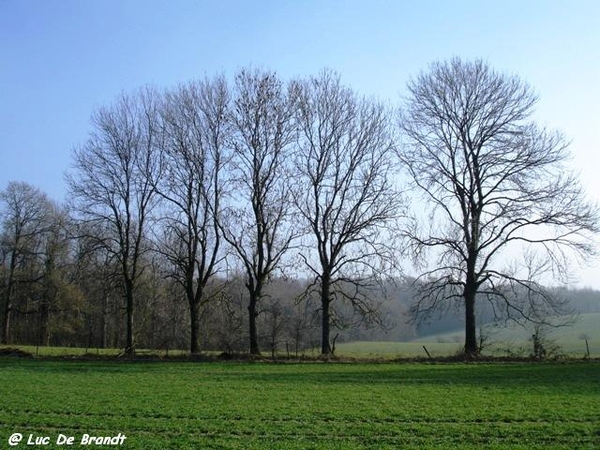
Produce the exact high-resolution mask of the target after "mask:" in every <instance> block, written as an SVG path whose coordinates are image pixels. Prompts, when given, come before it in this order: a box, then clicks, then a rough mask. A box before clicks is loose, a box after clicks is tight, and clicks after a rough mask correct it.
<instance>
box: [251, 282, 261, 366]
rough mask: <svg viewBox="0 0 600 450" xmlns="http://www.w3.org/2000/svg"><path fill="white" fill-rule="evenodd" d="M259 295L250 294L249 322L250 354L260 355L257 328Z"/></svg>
mask: <svg viewBox="0 0 600 450" xmlns="http://www.w3.org/2000/svg"><path fill="white" fill-rule="evenodd" d="M257 299H258V294H256V293H253V294H250V302H249V303H248V320H249V327H250V354H251V355H260V349H259V348H258V331H257V328H256V318H257V317H258V313H257V312H256V306H257V303H258V301H257Z"/></svg>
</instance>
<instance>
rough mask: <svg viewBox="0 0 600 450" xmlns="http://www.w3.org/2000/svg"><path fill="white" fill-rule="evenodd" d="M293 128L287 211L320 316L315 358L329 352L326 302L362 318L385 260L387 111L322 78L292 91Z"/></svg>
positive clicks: (390, 196)
mask: <svg viewBox="0 0 600 450" xmlns="http://www.w3.org/2000/svg"><path fill="white" fill-rule="evenodd" d="M296 87H297V93H296V94H297V95H296V111H297V114H298V123H299V129H300V136H299V141H298V145H297V149H296V154H295V164H294V170H295V172H296V173H297V174H298V175H299V178H298V180H299V187H298V189H295V195H294V198H295V206H296V208H297V209H298V211H299V212H300V217H302V218H303V219H304V220H305V223H306V224H307V228H308V230H309V234H310V236H311V240H310V243H309V245H308V246H307V247H305V251H303V252H301V253H300V255H301V257H302V258H303V260H304V263H305V264H306V266H307V267H308V269H309V270H310V272H311V273H312V274H313V275H314V276H315V277H316V280H317V284H318V286H319V289H320V295H319V296H320V300H321V309H322V311H321V314H322V341H321V352H322V354H324V355H327V354H330V353H331V352H332V347H331V342H330V327H331V322H332V317H331V312H332V303H333V302H334V300H335V299H336V298H338V297H341V298H342V299H343V300H347V301H350V302H351V304H352V305H353V307H354V310H355V311H357V312H359V313H360V314H361V315H362V316H365V315H372V314H373V313H375V312H376V305H375V304H374V303H373V302H372V301H370V299H369V297H370V296H369V292H368V291H369V289H368V288H369V287H370V286H371V287H372V285H373V281H374V279H375V278H376V277H377V275H378V272H379V269H381V268H382V263H389V262H390V261H391V258H390V257H391V256H392V254H393V252H392V245H390V239H391V238H392V237H393V234H391V233H390V230H391V227H392V226H393V225H394V224H395V223H396V220H397V219H398V218H399V216H400V212H401V210H400V207H401V203H402V199H401V195H400V194H399V192H398V190H397V189H396V184H395V182H394V175H395V169H394V166H395V161H396V158H395V156H394V146H393V136H392V132H391V126H390V117H389V114H388V111H387V109H386V108H385V107H384V106H383V105H382V104H380V103H378V102H375V101H370V100H366V99H360V98H358V96H357V95H356V94H355V93H354V92H353V91H352V90H351V89H349V88H347V87H344V86H342V85H341V83H340V79H339V76H338V75H336V74H335V73H332V72H329V71H324V72H323V73H322V74H321V75H320V76H318V77H312V78H310V79H308V80H306V81H301V82H299V83H298V84H297V86H296Z"/></svg>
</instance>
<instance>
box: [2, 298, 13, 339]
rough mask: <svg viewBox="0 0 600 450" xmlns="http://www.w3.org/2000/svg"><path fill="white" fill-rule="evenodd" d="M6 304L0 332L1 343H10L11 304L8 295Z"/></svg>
mask: <svg viewBox="0 0 600 450" xmlns="http://www.w3.org/2000/svg"><path fill="white" fill-rule="evenodd" d="M7 297H8V298H7V299H6V305H5V306H4V328H3V333H2V344H3V345H8V344H10V317H11V315H12V304H11V301H10V296H7Z"/></svg>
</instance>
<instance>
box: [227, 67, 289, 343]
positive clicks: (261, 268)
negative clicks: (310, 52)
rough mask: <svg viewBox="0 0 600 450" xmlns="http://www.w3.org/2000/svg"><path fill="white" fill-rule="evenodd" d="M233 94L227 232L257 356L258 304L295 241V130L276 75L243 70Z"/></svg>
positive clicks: (284, 94)
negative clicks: (289, 166)
mask: <svg viewBox="0 0 600 450" xmlns="http://www.w3.org/2000/svg"><path fill="white" fill-rule="evenodd" d="M235 89H236V90H235V100H234V106H233V112H232V123H233V127H234V131H233V133H234V137H233V139H232V143H231V145H232V149H233V160H232V165H231V167H232V176H233V179H232V184H233V185H235V186H236V189H235V193H236V197H235V198H232V199H231V204H230V208H229V212H228V214H227V218H226V223H227V226H226V227H223V233H224V237H225V239H226V240H227V242H228V243H229V244H230V245H231V247H232V248H233V250H234V252H235V254H236V255H237V257H238V259H239V260H240V262H241V264H242V266H243V269H244V272H245V275H246V282H245V284H246V288H247V290H248V296H249V302H248V317H249V333H250V353H251V354H259V353H260V350H259V345H258V332H257V328H256V318H257V316H258V314H259V308H258V304H259V302H260V300H261V298H262V296H263V288H264V287H265V285H266V284H267V283H268V281H269V278H270V277H271V275H272V273H273V272H274V271H275V270H276V269H277V268H278V267H280V264H281V262H282V258H283V256H284V254H285V253H286V252H287V251H288V249H289V248H290V245H291V242H292V239H293V237H294V233H293V231H292V230H291V228H290V227H289V226H288V219H289V217H290V214H291V211H290V197H289V195H290V190H289V182H288V180H287V178H288V175H289V174H288V173H286V170H285V167H286V163H287V162H288V158H289V154H290V143H291V142H292V141H293V138H294V125H293V121H292V119H293V114H292V107H291V102H290V101H289V97H288V93H287V92H286V90H285V87H284V85H283V83H282V82H281V80H279V78H278V77H277V76H276V74H274V73H272V72H266V71H265V72H262V71H258V70H255V71H249V70H242V71H240V72H239V73H238V74H237V76H236V79H235Z"/></svg>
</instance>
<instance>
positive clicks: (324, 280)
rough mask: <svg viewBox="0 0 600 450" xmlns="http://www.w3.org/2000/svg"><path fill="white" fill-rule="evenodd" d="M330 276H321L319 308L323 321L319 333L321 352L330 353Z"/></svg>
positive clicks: (323, 353)
mask: <svg viewBox="0 0 600 450" xmlns="http://www.w3.org/2000/svg"><path fill="white" fill-rule="evenodd" d="M330 284H331V282H330V278H329V276H323V277H321V308H322V310H323V323H322V330H321V332H322V335H321V354H322V355H331V343H330V342H329V335H330V320H331V317H330V310H329V306H330V303H331V299H330V298H329V297H330V290H331V286H330Z"/></svg>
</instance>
